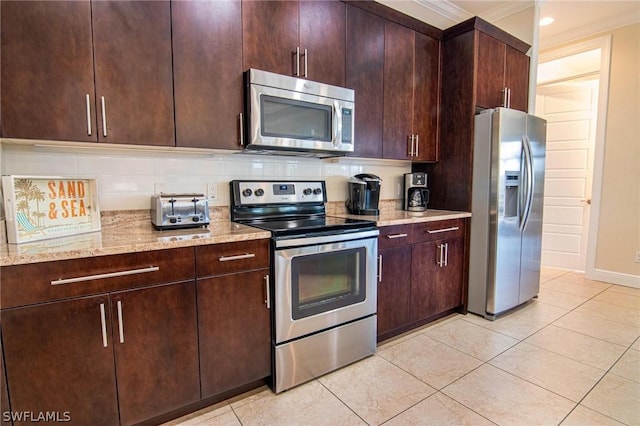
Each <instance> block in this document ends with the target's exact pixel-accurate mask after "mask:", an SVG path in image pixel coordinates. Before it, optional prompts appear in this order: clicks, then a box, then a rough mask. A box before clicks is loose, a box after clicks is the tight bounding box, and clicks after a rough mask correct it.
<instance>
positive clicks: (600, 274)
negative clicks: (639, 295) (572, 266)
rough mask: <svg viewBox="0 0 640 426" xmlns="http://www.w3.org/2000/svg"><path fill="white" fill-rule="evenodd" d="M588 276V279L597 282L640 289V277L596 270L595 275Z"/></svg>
mask: <svg viewBox="0 0 640 426" xmlns="http://www.w3.org/2000/svg"><path fill="white" fill-rule="evenodd" d="M589 275H591V274H587V276H586V278H588V279H590V280H596V281H604V282H606V283H611V284H618V285H624V286H627V287H634V288H640V276H638V275H631V274H623V273H621V272H612V271H605V270H603V269H594V270H593V275H591V276H589Z"/></svg>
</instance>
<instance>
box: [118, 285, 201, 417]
mask: <svg viewBox="0 0 640 426" xmlns="http://www.w3.org/2000/svg"><path fill="white" fill-rule="evenodd" d="M111 312H112V314H111V315H112V317H113V324H114V326H113V330H114V345H115V352H116V360H117V363H116V365H117V369H116V371H117V378H118V400H119V401H120V421H121V422H122V424H133V423H138V422H141V421H143V420H146V419H148V418H151V417H154V416H157V415H159V414H162V413H165V412H169V411H171V410H175V409H177V408H180V407H183V406H185V405H188V404H190V403H193V402H196V401H198V400H199V399H200V382H199V379H198V375H199V371H198V334H197V317H196V316H197V312H196V293H195V282H194V281H188V282H184V283H178V284H169V285H165V286H159V287H151V288H146V289H142V290H131V291H126V292H122V293H115V294H113V295H112V297H111Z"/></svg>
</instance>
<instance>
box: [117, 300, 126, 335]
mask: <svg viewBox="0 0 640 426" xmlns="http://www.w3.org/2000/svg"><path fill="white" fill-rule="evenodd" d="M116 305H117V306H118V333H119V334H120V343H124V321H122V300H118V303H116Z"/></svg>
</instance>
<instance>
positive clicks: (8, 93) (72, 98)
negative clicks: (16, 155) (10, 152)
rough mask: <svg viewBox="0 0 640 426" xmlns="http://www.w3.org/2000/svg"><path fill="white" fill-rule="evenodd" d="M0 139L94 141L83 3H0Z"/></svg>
mask: <svg viewBox="0 0 640 426" xmlns="http://www.w3.org/2000/svg"><path fill="white" fill-rule="evenodd" d="M0 7H1V11H0V15H1V20H2V22H1V33H2V35H1V39H2V48H1V52H0V56H1V57H2V71H1V73H2V77H1V81H2V83H1V86H2V87H1V91H0V93H1V97H2V101H1V102H2V103H1V121H2V132H1V135H2V137H5V138H25V139H47V140H69V141H83V142H95V141H97V137H96V134H97V131H98V129H97V128H96V102H95V90H94V74H93V51H92V41H91V3H89V2H88V1H57V2H51V1H28V2H27V1H2V2H1V3H0Z"/></svg>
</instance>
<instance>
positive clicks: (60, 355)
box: [2, 295, 118, 425]
mask: <svg viewBox="0 0 640 426" xmlns="http://www.w3.org/2000/svg"><path fill="white" fill-rule="evenodd" d="M110 320H111V318H110V310H109V298H108V296H106V295H105V296H96V297H87V298H82V299H74V300H70V301H65V302H55V303H49V304H44V305H38V306H33V307H26V308H16V309H8V310H4V311H3V312H2V338H3V341H4V355H5V363H6V369H7V379H8V383H9V394H10V397H11V409H12V410H13V411H14V412H23V411H29V412H57V413H59V416H60V417H61V418H63V416H65V413H66V414H67V415H69V416H70V417H71V422H72V423H73V424H78V425H114V424H118V404H117V398H116V376H115V364H114V358H113V344H114V342H113V341H112V339H111V336H112V334H111V326H110V325H109V324H110ZM15 424H20V423H19V422H15Z"/></svg>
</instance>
